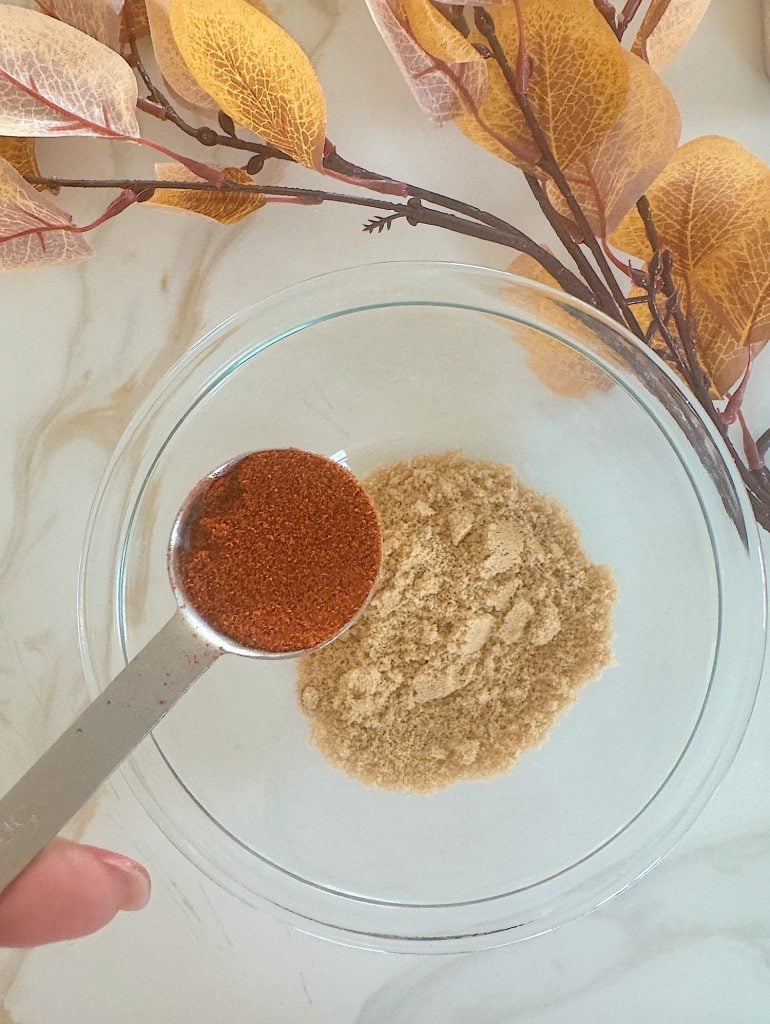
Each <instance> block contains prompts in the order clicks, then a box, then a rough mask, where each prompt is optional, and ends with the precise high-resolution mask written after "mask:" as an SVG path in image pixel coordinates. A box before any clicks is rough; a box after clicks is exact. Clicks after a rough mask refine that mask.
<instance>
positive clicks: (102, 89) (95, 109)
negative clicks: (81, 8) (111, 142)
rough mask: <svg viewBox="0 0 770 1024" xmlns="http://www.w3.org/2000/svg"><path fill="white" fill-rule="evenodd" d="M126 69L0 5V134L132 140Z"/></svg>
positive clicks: (45, 22) (100, 48) (85, 39)
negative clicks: (79, 136)
mask: <svg viewBox="0 0 770 1024" xmlns="http://www.w3.org/2000/svg"><path fill="white" fill-rule="evenodd" d="M136 100H137V83H136V79H135V77H134V73H133V72H132V70H131V68H129V66H128V64H126V62H125V61H124V60H123V59H122V58H121V57H120V56H119V55H118V54H117V53H115V52H114V51H113V50H110V49H109V48H108V47H107V46H104V44H103V43H99V42H97V41H96V40H95V39H91V37H90V36H87V35H85V34H84V33H83V32H79V31H78V30H77V29H74V28H72V26H71V25H65V23H64V22H63V21H56V20H55V19H54V18H49V17H47V16H46V15H45V14H39V13H38V12H37V11H32V10H27V9H25V8H23V7H9V6H8V5H6V4H3V5H0V135H19V136H42V135H99V136H102V137H106V138H113V139H116V138H117V139H121V138H122V139H125V138H129V139H136V138H138V136H139V125H138V123H137V120H136V113H135V110H136Z"/></svg>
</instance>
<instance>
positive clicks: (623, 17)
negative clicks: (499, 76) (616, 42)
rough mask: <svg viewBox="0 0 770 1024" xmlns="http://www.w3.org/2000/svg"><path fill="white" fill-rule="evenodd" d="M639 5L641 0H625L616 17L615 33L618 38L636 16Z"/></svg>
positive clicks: (620, 37)
mask: <svg viewBox="0 0 770 1024" xmlns="http://www.w3.org/2000/svg"><path fill="white" fill-rule="evenodd" d="M641 6H642V0H626V5H625V7H624V8H623V10H622V11H621V12H620V14H619V15H618V18H617V25H616V29H615V35H616V36H617V37H618V39H622V38H623V34H624V33H625V31H626V29H627V28H628V26H629V25H630V24H631V22H632V21H633V20H634V18H635V17H636V13H637V11H638V10H639V8H640V7H641Z"/></svg>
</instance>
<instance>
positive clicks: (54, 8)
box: [37, 0, 125, 52]
mask: <svg viewBox="0 0 770 1024" xmlns="http://www.w3.org/2000/svg"><path fill="white" fill-rule="evenodd" d="M37 6H38V7H39V8H40V10H41V11H42V12H43V14H48V15H50V17H52V18H58V19H59V21H65V22H66V23H67V24H68V25H72V27H73V28H77V29H79V30H80V31H81V32H85V34H86V35H88V36H91V37H92V39H98V40H99V42H100V43H104V45H105V46H109V47H110V49H111V50H117V51H118V52H120V48H121V45H120V44H121V14H122V12H123V7H124V6H125V0H37Z"/></svg>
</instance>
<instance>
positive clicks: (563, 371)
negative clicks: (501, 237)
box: [508, 253, 612, 398]
mask: <svg viewBox="0 0 770 1024" xmlns="http://www.w3.org/2000/svg"><path fill="white" fill-rule="evenodd" d="M508 271H509V272H510V273H511V274H516V275H517V276H518V277H525V278H527V280H529V281H537V282H539V283H540V284H547V285H550V286H551V287H552V288H559V285H558V283H557V282H556V280H555V279H554V278H553V277H551V275H550V274H549V273H548V271H547V270H544V269H543V268H542V267H541V266H540V264H539V263H538V262H537V260H534V259H533V258H532V257H531V256H528V255H527V254H526V253H521V254H520V255H519V256H517V257H516V259H515V260H514V261H513V262H512V263H511V265H510V266H509V267H508ZM548 319H549V320H551V321H555V323H554V326H557V327H559V328H561V330H562V331H563V332H564V333H565V334H566V335H567V336H568V337H570V336H571V337H576V336H577V337H578V338H579V337H580V332H581V330H582V331H583V332H585V327H584V325H583V324H582V323H580V321H578V320H577V319H575V318H574V317H572V316H570V314H569V313H568V312H567V311H566V310H563V311H562V310H558V309H555V307H554V305H553V303H552V302H549V303H548ZM515 338H516V340H517V341H518V342H519V343H520V344H521V346H522V347H523V348H524V349H525V350H526V353H527V365H528V366H529V368H530V369H531V370H532V372H533V373H534V374H535V375H536V376H537V377H539V378H540V380H541V381H542V382H543V384H545V385H546V387H548V388H550V390H551V391H554V392H555V393H556V394H557V395H562V396H563V397H564V398H585V397H586V395H589V394H590V393H591V392H592V391H607V390H609V388H610V387H611V386H612V382H611V380H610V378H609V377H608V376H607V375H606V374H605V373H603V372H602V371H601V370H600V369H599V368H598V367H596V366H594V364H593V363H592V362H591V361H590V360H588V359H586V357H585V356H583V355H580V354H579V353H578V352H572V351H570V350H569V349H568V348H566V346H564V345H562V344H561V342H558V341H556V340H554V339H553V338H549V337H548V335H547V334H544V333H542V332H541V331H536V330H535V329H534V328H531V327H523V326H517V327H516V333H515ZM588 340H589V341H590V340H593V339H588Z"/></svg>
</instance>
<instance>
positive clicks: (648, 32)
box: [631, 0, 711, 69]
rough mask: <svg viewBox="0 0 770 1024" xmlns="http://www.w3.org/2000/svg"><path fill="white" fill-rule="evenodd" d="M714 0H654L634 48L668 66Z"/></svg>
mask: <svg viewBox="0 0 770 1024" xmlns="http://www.w3.org/2000/svg"><path fill="white" fill-rule="evenodd" d="M710 3H711V0H652V3H651V4H650V6H649V7H648V9H647V13H646V14H645V16H644V18H643V19H642V23H641V25H640V26H639V31H638V32H637V34H636V39H634V43H633V46H632V47H631V52H632V53H635V54H637V56H639V57H642V58H643V59H644V60H646V61H648V62H649V63H650V64H651V65H652V66H653V67H654V68H658V69H660V68H664V67H665V66H666V64H668V63H669V61H671V60H673V58H674V57H675V56H676V54H677V52H678V51H679V50H680V49H681V47H682V46H684V44H685V43H686V42H687V40H688V39H689V38H690V36H691V35H692V34H693V32H694V31H695V29H696V28H697V27H698V25H699V24H700V22H701V19H702V18H703V15H704V14H705V13H706V10H707V8H708V6H709V4H710Z"/></svg>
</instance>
